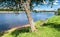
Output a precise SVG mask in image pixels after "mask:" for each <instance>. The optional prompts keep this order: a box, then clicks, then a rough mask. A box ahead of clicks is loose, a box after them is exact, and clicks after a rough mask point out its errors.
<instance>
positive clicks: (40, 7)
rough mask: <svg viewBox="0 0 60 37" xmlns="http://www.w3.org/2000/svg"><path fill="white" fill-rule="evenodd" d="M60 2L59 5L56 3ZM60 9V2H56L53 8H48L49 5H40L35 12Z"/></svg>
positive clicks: (35, 8) (59, 1)
mask: <svg viewBox="0 0 60 37" xmlns="http://www.w3.org/2000/svg"><path fill="white" fill-rule="evenodd" d="M56 1H58V3H57V2H56ZM58 8H60V0H55V2H54V5H53V7H52V8H51V5H49V6H48V7H47V5H46V4H45V5H38V7H34V10H57V9H58Z"/></svg>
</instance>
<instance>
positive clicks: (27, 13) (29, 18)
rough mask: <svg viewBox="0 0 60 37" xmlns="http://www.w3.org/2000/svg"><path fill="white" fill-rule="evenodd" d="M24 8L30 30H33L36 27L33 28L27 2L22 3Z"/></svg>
mask: <svg viewBox="0 0 60 37" xmlns="http://www.w3.org/2000/svg"><path fill="white" fill-rule="evenodd" d="M24 9H25V12H26V15H27V18H28V21H29V24H30V26H31V32H34V31H35V30H36V29H35V26H34V22H33V19H32V17H31V15H30V9H29V6H28V4H27V5H24Z"/></svg>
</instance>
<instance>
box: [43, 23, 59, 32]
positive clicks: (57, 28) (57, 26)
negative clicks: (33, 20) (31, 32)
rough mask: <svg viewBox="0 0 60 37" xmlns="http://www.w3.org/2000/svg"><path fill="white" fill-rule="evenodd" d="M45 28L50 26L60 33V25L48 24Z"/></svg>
mask: <svg viewBox="0 0 60 37" xmlns="http://www.w3.org/2000/svg"><path fill="white" fill-rule="evenodd" d="M43 26H49V27H51V28H55V29H56V30H58V31H60V24H56V23H47V24H44V25H43Z"/></svg>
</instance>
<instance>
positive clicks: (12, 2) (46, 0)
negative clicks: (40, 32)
mask: <svg viewBox="0 0 60 37" xmlns="http://www.w3.org/2000/svg"><path fill="white" fill-rule="evenodd" d="M22 1H23V3H26V1H28V2H30V5H29V6H30V9H33V8H34V7H35V6H38V5H43V4H47V5H50V4H51V7H52V6H53V2H54V1H55V0H22ZM0 4H1V5H0V6H3V7H9V8H12V9H13V8H16V9H23V7H22V5H21V0H0Z"/></svg>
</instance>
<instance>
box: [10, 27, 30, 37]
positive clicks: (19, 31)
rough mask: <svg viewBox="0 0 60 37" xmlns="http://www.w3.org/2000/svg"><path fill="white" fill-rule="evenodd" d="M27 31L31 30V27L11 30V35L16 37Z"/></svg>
mask: <svg viewBox="0 0 60 37" xmlns="http://www.w3.org/2000/svg"><path fill="white" fill-rule="evenodd" d="M26 32H27V33H28V32H30V27H23V28H20V29H17V30H14V31H13V32H11V35H12V36H14V37H17V36H18V35H19V34H21V33H26Z"/></svg>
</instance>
